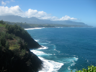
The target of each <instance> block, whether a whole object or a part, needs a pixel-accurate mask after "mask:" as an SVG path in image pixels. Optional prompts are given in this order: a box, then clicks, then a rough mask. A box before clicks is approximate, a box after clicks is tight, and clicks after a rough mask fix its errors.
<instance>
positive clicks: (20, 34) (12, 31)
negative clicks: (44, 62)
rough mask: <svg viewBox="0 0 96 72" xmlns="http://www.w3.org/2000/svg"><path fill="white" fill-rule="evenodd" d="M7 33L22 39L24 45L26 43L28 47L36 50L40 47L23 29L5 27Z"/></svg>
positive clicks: (11, 26) (10, 26) (12, 26)
mask: <svg viewBox="0 0 96 72" xmlns="http://www.w3.org/2000/svg"><path fill="white" fill-rule="evenodd" d="M5 27H6V29H7V32H8V33H10V34H14V35H15V36H18V37H20V38H22V39H23V40H24V41H25V42H26V43H28V46H29V47H31V48H37V47H40V45H39V44H38V43H37V42H35V41H34V40H33V38H31V36H30V35H29V34H28V32H27V31H25V30H24V29H23V28H21V27H20V26H18V25H16V24H15V25H8V24H7V25H6V26H5Z"/></svg>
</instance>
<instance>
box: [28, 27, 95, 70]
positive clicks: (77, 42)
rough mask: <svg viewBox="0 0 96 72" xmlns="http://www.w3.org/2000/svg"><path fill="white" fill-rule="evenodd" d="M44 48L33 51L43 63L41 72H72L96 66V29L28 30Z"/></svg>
mask: <svg viewBox="0 0 96 72" xmlns="http://www.w3.org/2000/svg"><path fill="white" fill-rule="evenodd" d="M27 31H28V33H29V34H30V35H31V36H32V37H33V38H34V39H35V40H36V41H37V42H38V43H39V44H40V45H42V48H39V49H35V50H31V51H32V52H34V53H35V54H36V55H38V57H39V58H40V59H41V60H42V61H43V63H44V68H43V69H42V70H41V71H39V72H70V70H73V71H75V70H79V69H82V68H87V66H89V65H95V66H96V28H39V29H38V28H37V29H27Z"/></svg>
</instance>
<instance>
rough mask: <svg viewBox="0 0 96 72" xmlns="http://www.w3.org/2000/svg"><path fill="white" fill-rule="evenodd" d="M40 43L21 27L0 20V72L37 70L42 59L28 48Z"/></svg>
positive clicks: (33, 71) (37, 45)
mask: <svg viewBox="0 0 96 72" xmlns="http://www.w3.org/2000/svg"><path fill="white" fill-rule="evenodd" d="M29 47H30V48H32V49H33V48H38V47H40V45H39V44H38V43H37V42H35V41H34V39H33V38H31V36H30V35H29V34H28V33H27V31H25V30H24V29H22V28H21V27H19V26H17V25H7V24H5V23H4V22H2V21H0V72H37V71H39V70H40V69H41V68H42V61H41V60H40V59H39V58H38V57H37V56H36V55H35V54H34V53H32V52H30V50H29Z"/></svg>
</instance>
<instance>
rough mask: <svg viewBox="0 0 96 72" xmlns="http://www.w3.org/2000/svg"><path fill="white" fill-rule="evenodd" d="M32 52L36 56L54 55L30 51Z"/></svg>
mask: <svg viewBox="0 0 96 72" xmlns="http://www.w3.org/2000/svg"><path fill="white" fill-rule="evenodd" d="M30 51H31V52H33V53H34V54H36V55H37V56H41V55H42V56H43V55H52V54H46V53H44V52H42V51H38V50H30Z"/></svg>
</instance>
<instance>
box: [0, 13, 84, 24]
mask: <svg viewBox="0 0 96 72" xmlns="http://www.w3.org/2000/svg"><path fill="white" fill-rule="evenodd" d="M0 20H4V21H10V22H23V23H25V22H26V23H30V24H65V25H86V24H84V23H83V22H75V21H69V20H66V21H51V20H44V19H38V18H36V17H32V18H24V17H20V16H14V15H7V16H0Z"/></svg>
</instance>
